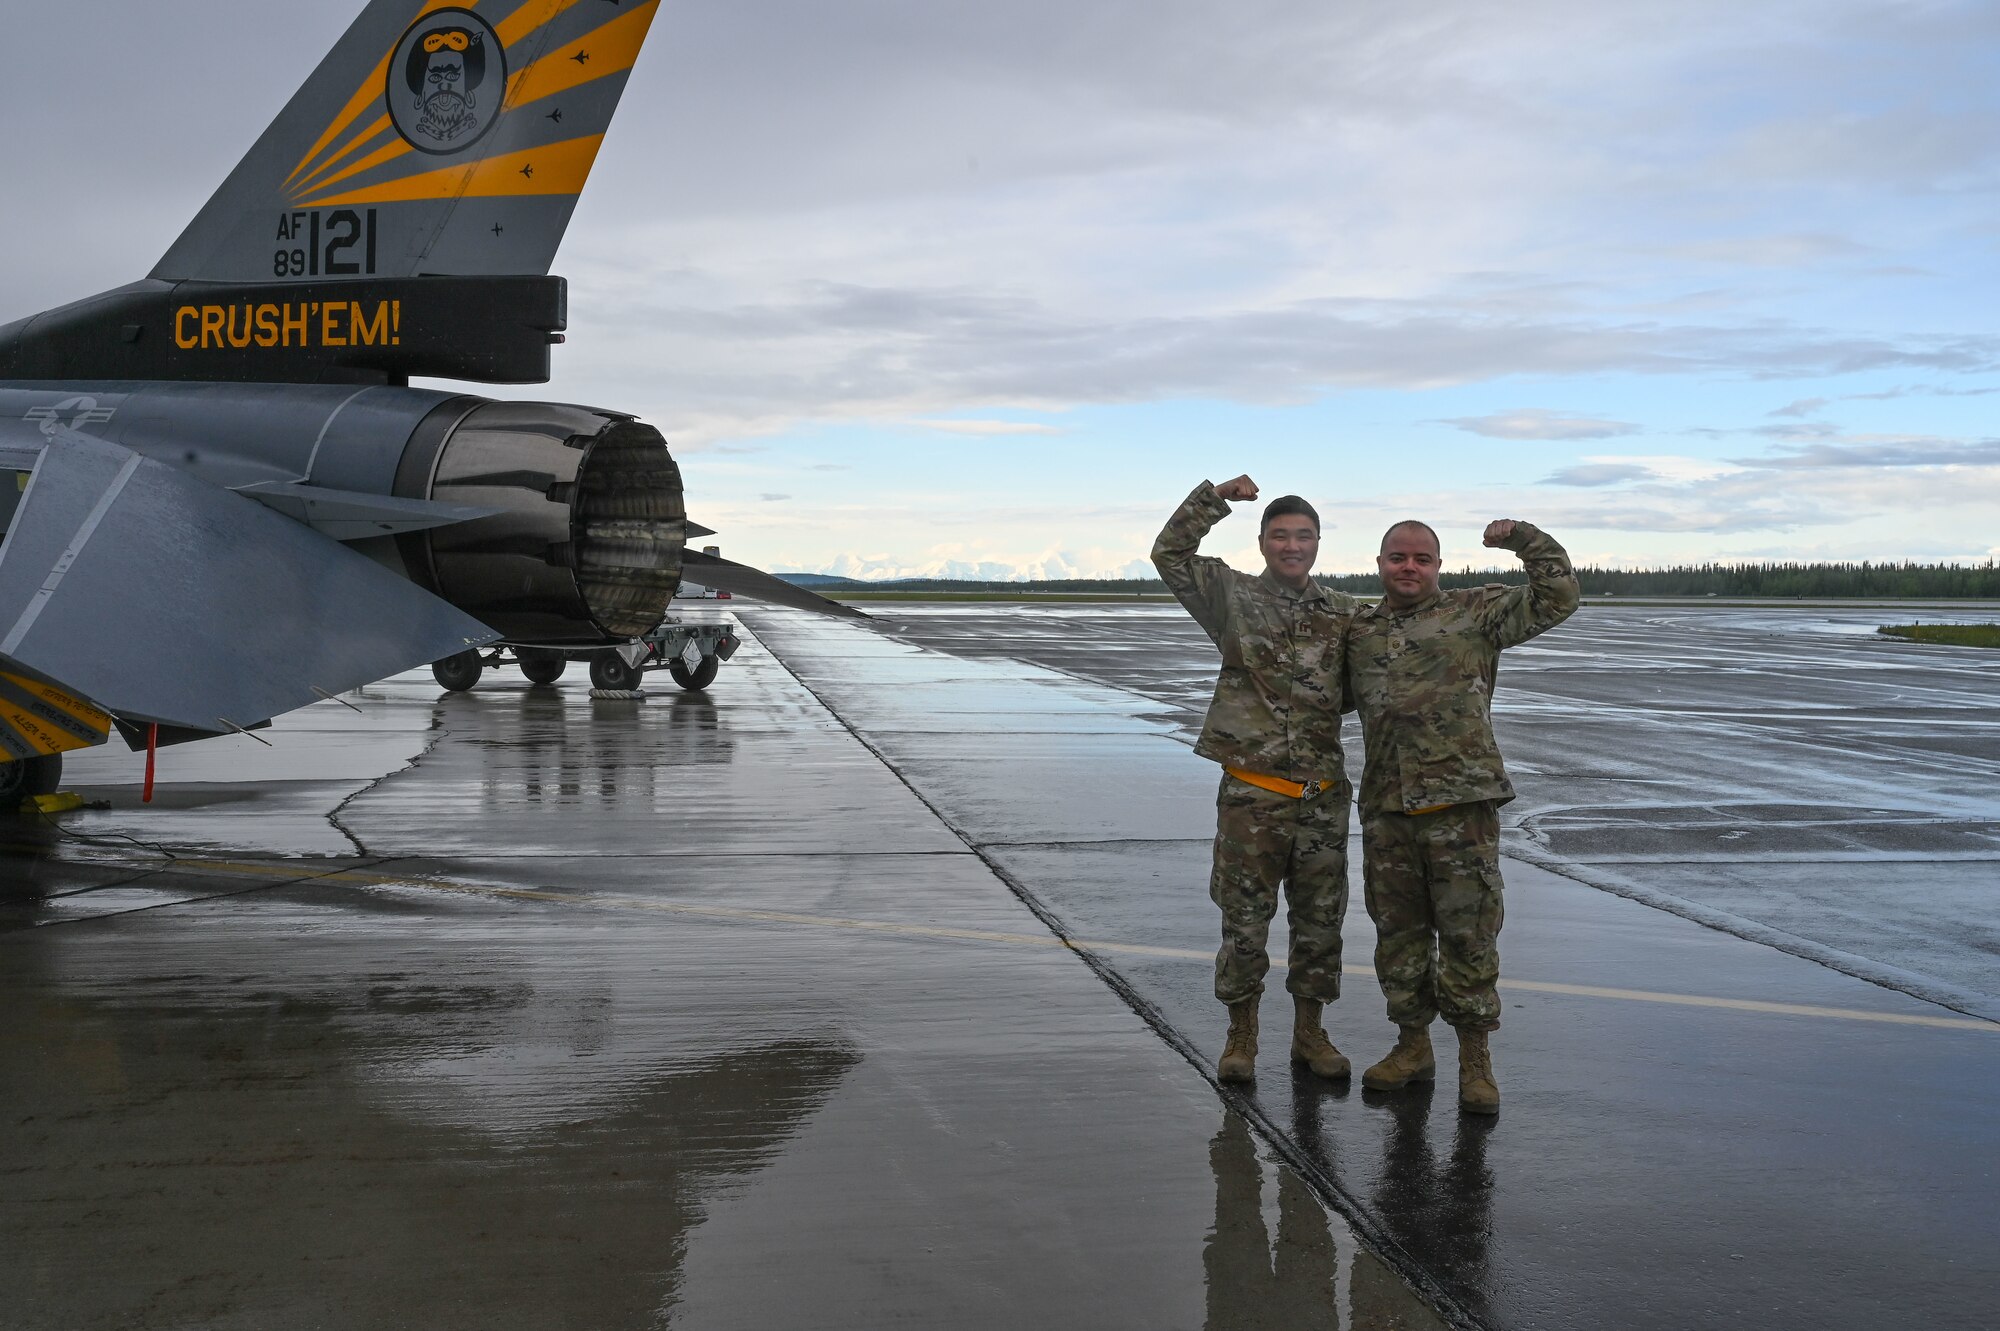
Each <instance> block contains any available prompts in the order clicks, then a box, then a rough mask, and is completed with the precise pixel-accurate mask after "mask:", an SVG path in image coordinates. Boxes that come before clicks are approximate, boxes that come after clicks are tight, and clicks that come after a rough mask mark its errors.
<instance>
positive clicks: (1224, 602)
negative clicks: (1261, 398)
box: [1153, 476, 1257, 642]
mask: <svg viewBox="0 0 2000 1331" xmlns="http://www.w3.org/2000/svg"><path fill="white" fill-rule="evenodd" d="M1256 497H1257V486H1256V484H1255V483H1254V482H1252V481H1251V479H1250V478H1249V477H1248V476H1238V477H1237V478H1236V479H1235V480H1233V481H1224V482H1223V483H1222V484H1221V485H1211V484H1209V483H1208V482H1207V481H1203V482H1202V483H1201V484H1200V485H1197V486H1196V487H1195V488H1194V492H1193V493H1192V494H1190V495H1189V496H1188V497H1187V498H1186V499H1185V500H1184V501H1183V502H1182V503H1181V506H1180V507H1179V508H1177V509H1175V510H1174V515H1173V516H1172V517H1170V518H1168V519H1167V525H1166V526H1164V527H1162V528H1161V529H1160V536H1159V539H1158V540H1156V541H1154V542H1153V567H1154V568H1156V569H1158V570H1159V571H1160V577H1161V579H1162V580H1164V581H1165V582H1166V584H1167V590H1168V591H1170V592H1172V593H1173V594H1174V597H1175V599H1176V600H1178V601H1179V602H1180V603H1181V604H1182V605H1183V606H1185V607H1187V612H1188V613H1189V614H1190V615H1193V616H1194V621H1195V623H1197V624H1199V625H1201V627H1202V630H1203V631H1204V632H1206V633H1207V634H1208V636H1209V637H1211V638H1213V639H1215V640H1216V641H1218V642H1220V641H1221V640H1222V630H1223V628H1224V626H1225V623H1226V619H1227V614H1228V609H1227V607H1228V598H1227V596H1226V595H1225V593H1224V588H1223V584H1224V582H1225V581H1226V579H1227V576H1228V573H1229V566H1228V565H1227V564H1225V563H1223V562H1222V561H1221V560H1220V559H1214V558H1210V557H1209V556H1206V555H1199V554H1196V553H1195V551H1196V550H1198V549H1200V548H1201V538H1202V537H1204V536H1206V535H1208V530H1209V528H1211V527H1213V526H1214V525H1215V524H1216V523H1218V522H1220V521H1222V519H1224V518H1226V517H1228V516H1229V501H1230V500H1232V499H1234V500H1239V501H1240V500H1246V499H1255V498H1256Z"/></svg>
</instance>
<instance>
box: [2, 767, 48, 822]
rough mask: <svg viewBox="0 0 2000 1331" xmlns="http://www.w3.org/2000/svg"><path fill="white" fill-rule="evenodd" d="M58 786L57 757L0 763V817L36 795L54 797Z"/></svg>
mask: <svg viewBox="0 0 2000 1331" xmlns="http://www.w3.org/2000/svg"><path fill="white" fill-rule="evenodd" d="M61 785H62V755H61V754H60V753H51V754H48V755H46V756H45V757H39V758H19V759H16V760H14V761H13V762H5V763H0V813H12V812H14V810H16V809H18V808H20V807H21V802H22V801H23V800H26V799H31V798H33V797H34V796H36V795H53V794H55V793H56V790H57V788H58V787H60V786H61Z"/></svg>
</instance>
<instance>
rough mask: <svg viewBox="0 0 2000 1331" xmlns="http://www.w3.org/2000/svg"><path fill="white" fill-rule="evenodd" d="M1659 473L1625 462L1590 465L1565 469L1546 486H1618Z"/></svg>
mask: <svg viewBox="0 0 2000 1331" xmlns="http://www.w3.org/2000/svg"><path fill="white" fill-rule="evenodd" d="M1657 474H1658V473H1656V472H1654V471H1653V470H1652V469H1651V468H1649V467H1635V466H1633V465H1631V464H1630V463H1624V462H1599V463H1588V464H1584V465H1581V466H1575V467H1564V468H1563V469H1562V470H1561V471H1558V472H1555V473H1553V474H1552V475H1550V476H1549V477H1548V479H1546V480H1544V481H1543V482H1542V484H1544V485H1578V486H1596V485H1617V484H1619V483H1620V482H1622V481H1643V480H1649V479H1651V478H1653V477H1654V476H1656V475H1657Z"/></svg>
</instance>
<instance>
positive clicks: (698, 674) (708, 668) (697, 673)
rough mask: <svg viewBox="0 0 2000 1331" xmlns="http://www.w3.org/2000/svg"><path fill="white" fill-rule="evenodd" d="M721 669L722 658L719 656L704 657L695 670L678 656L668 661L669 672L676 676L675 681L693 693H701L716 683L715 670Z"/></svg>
mask: <svg viewBox="0 0 2000 1331" xmlns="http://www.w3.org/2000/svg"><path fill="white" fill-rule="evenodd" d="M720 669H722V658H721V657H718V656H704V657H702V658H701V664H700V665H698V666H696V667H695V668H694V669H693V670H689V669H688V668H687V663H686V662H685V661H683V660H681V658H680V657H678V656H676V657H675V658H674V659H673V660H671V661H669V662H667V673H668V674H669V675H672V676H673V677H674V683H676V684H678V685H680V686H681V687H682V688H684V689H687V690H689V691H690V692H693V693H699V692H701V691H702V690H703V689H705V688H707V687H708V686H709V685H711V684H713V683H715V672H716V671H718V670H720Z"/></svg>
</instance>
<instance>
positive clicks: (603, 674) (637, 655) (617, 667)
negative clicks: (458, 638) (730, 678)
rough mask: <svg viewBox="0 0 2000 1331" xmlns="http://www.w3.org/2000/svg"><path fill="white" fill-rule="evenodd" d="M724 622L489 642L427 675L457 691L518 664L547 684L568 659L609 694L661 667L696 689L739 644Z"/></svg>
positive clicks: (626, 689)
mask: <svg viewBox="0 0 2000 1331" xmlns="http://www.w3.org/2000/svg"><path fill="white" fill-rule="evenodd" d="M742 641H743V640H742V639H741V638H738V637H737V636H736V630H735V627H734V626H733V625H730V624H685V623H681V622H680V621H678V620H673V619H669V620H667V621H665V622H664V623H662V624H661V625H660V626H659V627H658V628H656V629H654V630H653V631H652V632H651V633H648V634H647V635H646V636H645V637H643V638H635V639H634V640H632V641H631V642H627V643H621V644H619V645H618V646H616V647H588V648H574V647H530V646H525V645H521V644H517V643H508V642H502V643H495V644H494V645H493V646H491V647H487V648H483V649H474V650H471V651H464V652H459V653H458V654H457V655H455V656H447V657H445V658H444V660H442V661H439V662H437V663H435V664H434V665H432V666H431V675H432V677H433V678H435V679H436V680H437V682H438V683H439V684H440V685H442V686H443V687H445V688H447V689H450V690H451V691H453V692H454V693H457V692H462V691H463V690H465V689H469V688H471V687H472V686H473V685H475V684H477V683H478V682H479V677H480V675H482V674H484V673H485V672H486V670H488V669H489V668H491V669H496V670H497V669H499V668H500V667H502V666H509V665H513V666H519V667H520V668H521V673H522V674H524V675H526V676H527V677H528V682H529V683H531V684H553V683H555V682H556V681H557V680H558V679H561V678H562V675H563V671H564V670H566V669H568V667H569V663H570V662H571V661H588V662H589V663H590V682H591V685H592V686H593V687H595V688H599V689H604V690H607V691H610V692H614V693H624V692H630V691H632V690H634V689H636V688H638V687H639V684H640V677H641V676H642V675H643V674H645V672H647V671H649V670H665V671H666V672H667V673H668V674H669V675H671V676H673V681H674V683H676V684H678V685H680V686H681V687H682V688H684V689H690V690H700V689H705V688H707V687H708V686H709V685H710V684H712V683H714V682H715V676H716V672H717V671H719V670H721V669H722V663H723V662H724V661H727V660H728V659H729V658H730V657H732V656H734V655H736V649H737V648H738V647H740V646H741V645H742Z"/></svg>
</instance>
